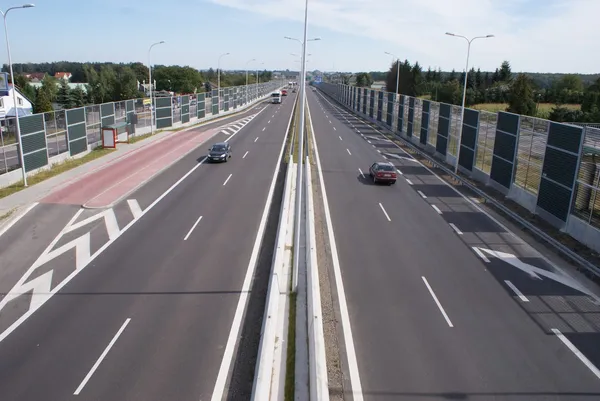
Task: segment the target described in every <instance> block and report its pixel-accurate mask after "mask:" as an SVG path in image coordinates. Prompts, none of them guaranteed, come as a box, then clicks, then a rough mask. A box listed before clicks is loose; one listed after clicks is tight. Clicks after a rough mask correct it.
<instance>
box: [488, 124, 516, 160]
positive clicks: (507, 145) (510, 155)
mask: <svg viewBox="0 0 600 401" xmlns="http://www.w3.org/2000/svg"><path fill="white" fill-rule="evenodd" d="M516 148H517V137H516V136H515V135H510V134H508V133H505V132H503V131H496V138H495V140H494V155H495V156H498V157H501V158H503V159H504V160H506V161H508V162H511V163H514V162H515V149H516Z"/></svg>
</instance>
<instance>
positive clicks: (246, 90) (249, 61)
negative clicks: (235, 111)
mask: <svg viewBox="0 0 600 401" xmlns="http://www.w3.org/2000/svg"><path fill="white" fill-rule="evenodd" d="M253 61H256V59H255V58H253V59H252V60H248V62H247V63H246V89H245V92H246V104H248V64H250V63H251V62H253Z"/></svg>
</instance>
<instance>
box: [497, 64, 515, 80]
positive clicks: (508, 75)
mask: <svg viewBox="0 0 600 401" xmlns="http://www.w3.org/2000/svg"><path fill="white" fill-rule="evenodd" d="M498 78H499V80H500V81H502V82H509V81H510V80H511V79H512V71H511V69H510V63H509V62H508V61H506V60H505V61H503V62H502V65H501V66H500V71H499V72H498Z"/></svg>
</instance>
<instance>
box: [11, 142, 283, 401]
mask: <svg viewBox="0 0 600 401" xmlns="http://www.w3.org/2000/svg"><path fill="white" fill-rule="evenodd" d="M283 136H284V134H281V141H283ZM254 153H256V155H257V156H259V157H257V160H258V161H264V162H265V164H266V163H267V162H268V161H271V163H270V164H271V165H270V166H269V168H270V170H272V168H273V167H274V165H275V161H276V158H277V155H278V154H277V152H272V151H271V149H269V148H268V147H267V148H264V151H263V152H261V151H260V149H257V151H256V152H254ZM236 165H237V167H235V166H236ZM248 166H251V164H250V163H248V161H247V160H244V159H232V161H231V162H228V163H226V164H222V165H214V167H215V168H218V167H221V168H220V170H216V169H215V170H214V171H213V174H209V175H207V176H206V177H203V179H202V180H199V177H195V178H197V179H196V180H194V179H191V180H190V179H188V180H186V181H184V182H183V183H182V186H180V187H177V189H181V193H177V192H176V191H177V189H176V190H175V191H173V193H171V194H170V195H169V196H168V197H167V198H165V199H164V200H163V202H161V203H159V204H158V205H157V206H156V208H155V209H153V210H152V211H151V212H149V213H148V214H147V215H146V217H145V218H143V219H141V220H140V221H139V222H138V223H137V224H136V225H134V226H133V227H132V228H131V230H130V231H128V232H126V233H125V234H123V237H122V238H121V239H119V241H117V242H116V243H115V244H113V245H112V246H111V247H110V248H108V249H107V251H106V252H105V253H103V254H102V255H101V256H100V257H99V258H98V259H97V260H96V261H95V262H94V267H93V268H92V269H86V270H85V271H84V272H82V273H81V274H80V275H79V276H77V277H76V278H75V279H74V280H73V281H72V282H70V283H69V284H68V285H67V286H66V287H65V288H64V289H63V291H61V292H60V294H61V295H57V296H56V297H54V298H52V299H51V300H50V301H48V303H47V304H46V305H45V306H44V308H43V309H42V310H41V311H39V312H38V313H37V314H35V315H34V316H32V318H31V319H29V320H28V321H26V322H25V323H24V325H23V327H20V328H19V330H21V333H23V335H21V336H19V337H16V336H9V337H8V338H7V339H6V340H5V341H3V343H2V344H0V355H1V354H2V353H3V352H2V350H4V351H5V352H6V350H11V351H12V350H15V349H16V350H19V351H21V352H16V353H13V354H11V355H7V356H6V357H2V362H1V363H2V364H4V363H6V365H5V366H19V364H21V365H24V366H23V368H22V369H23V370H22V369H14V373H13V374H11V375H9V376H6V377H5V380H3V382H2V384H0V391H1V392H2V393H3V394H14V395H15V397H23V398H15V399H38V398H39V396H40V395H41V394H53V395H54V394H56V397H57V398H58V399H61V398H62V397H64V396H67V395H68V394H70V393H69V391H71V392H72V391H74V389H75V387H76V386H77V385H78V383H76V382H77V381H78V380H79V381H80V380H81V379H82V378H83V376H84V375H85V374H86V372H87V370H89V368H90V367H91V366H92V365H93V363H94V362H95V358H97V357H98V356H99V355H100V353H101V352H102V350H103V349H104V347H105V346H106V344H107V343H108V341H110V338H111V337H112V336H113V335H114V332H115V331H116V330H117V329H118V326H119V325H120V324H122V322H123V321H124V320H125V319H126V318H128V317H131V318H132V323H131V325H130V326H128V328H127V331H126V332H125V333H124V334H123V337H122V339H123V340H124V341H126V340H125V339H126V338H127V335H128V334H129V333H131V332H132V331H133V330H135V328H136V327H138V326H136V322H138V318H136V316H137V315H140V316H147V317H146V318H144V319H140V323H138V325H141V326H140V327H142V328H140V333H139V336H134V337H135V338H136V339H135V340H134V341H135V342H136V344H137V343H139V342H140V338H139V337H141V338H144V336H147V335H148V333H149V332H155V331H158V328H157V327H154V325H158V326H162V327H169V324H171V330H170V331H169V335H170V336H171V337H175V336H176V334H173V330H174V329H177V328H178V327H181V326H178V325H176V323H178V324H179V325H181V324H184V323H185V320H184V318H183V317H185V316H187V317H188V318H189V316H195V317H197V321H198V324H201V326H202V327H196V326H194V330H193V331H190V330H191V329H192V328H189V329H188V330H187V331H186V330H184V328H183V327H182V330H181V331H177V333H179V332H180V333H181V335H182V336H184V335H189V336H190V341H196V340H195V339H196V338H197V337H201V335H200V334H198V331H202V330H204V331H206V330H207V329H206V327H210V329H209V331H212V332H214V333H209V334H207V335H211V336H213V337H212V338H213V339H214V341H213V342H212V343H211V342H208V341H207V340H206V339H205V338H204V339H203V341H202V342H198V343H197V344H196V346H197V347H200V348H202V346H203V345H204V346H206V347H208V348H210V349H201V350H200V351H199V352H200V355H201V357H199V358H198V360H200V361H203V362H202V363H204V361H205V362H206V363H207V365H206V366H204V365H203V367H202V368H201V369H200V370H198V371H195V373H196V376H195V377H194V380H193V381H194V382H198V383H202V380H200V379H199V378H200V377H201V375H200V374H199V372H201V371H203V370H204V371H208V370H207V369H208V366H213V368H214V370H215V372H216V369H217V368H218V366H219V364H220V363H219V359H218V358H217V359H215V358H212V359H211V358H208V355H214V354H211V353H210V352H213V353H214V352H216V351H218V350H221V351H222V347H223V345H224V344H223V343H222V342H223V341H224V339H226V338H227V330H228V329H229V326H230V324H231V323H230V320H231V319H230V316H232V314H233V309H232V308H235V304H236V302H237V298H238V296H239V293H238V294H235V293H234V294H233V295H231V294H228V291H234V292H235V291H236V290H235V288H238V287H240V286H241V282H242V280H243V276H244V274H245V267H246V266H247V263H248V258H249V254H250V250H248V249H247V248H248V247H251V244H252V242H253V240H254V238H253V237H252V235H250V234H249V233H250V232H253V231H252V230H254V232H255V230H256V227H257V226H258V219H259V215H260V207H262V205H261V203H264V199H265V198H266V190H267V189H268V185H269V182H270V179H269V174H268V172H267V171H262V169H260V168H257V169H256V170H255V169H254V168H252V169H251V172H252V176H253V178H254V180H252V181H249V180H247V179H244V180H239V182H238V183H237V185H236V186H233V185H229V184H228V185H229V187H227V188H225V190H224V191H219V190H220V189H223V188H222V184H223V183H224V180H225V179H226V177H228V175H229V174H231V172H230V171H240V172H242V171H244V170H245V171H248ZM225 168H227V170H225ZM240 176H241V174H240ZM193 177H194V176H193V175H192V176H190V178H193ZM251 182H252V184H251ZM231 183H233V181H232V182H231ZM183 185H185V188H184V187H183ZM207 188H214V192H213V191H207ZM227 189H230V190H231V192H229V193H227V192H226V190H227ZM211 194H214V195H212V196H211ZM217 195H218V196H217ZM239 199H244V207H239V206H240V205H239ZM204 208H206V210H207V211H208V212H207V213H204V212H203V210H204ZM215 210H223V211H224V213H223V214H222V215H220V214H217V213H215V212H214V211H215ZM201 213H204V214H205V215H206V217H204V218H203V219H202V220H203V221H201V222H200V224H198V227H197V228H196V229H195V231H194V233H192V236H190V237H189V239H188V240H187V241H183V239H182V238H185V235H186V232H187V231H188V230H189V229H190V226H191V225H192V223H193V221H194V219H195V218H196V215H201ZM211 213H212V214H211ZM248 225H251V226H252V227H250V228H248ZM203 230H208V234H206V232H205V231H204V232H205V234H202V233H203ZM192 238H196V241H194V240H193V239H192ZM231 246H233V247H235V249H234V250H233V251H232V250H231V249H229V247H231ZM204 261H206V262H204ZM242 262H243V263H242ZM205 263H206V264H205ZM115 267H117V268H118V270H115ZM224 269H226V270H224ZM196 276H197V280H194V277H196ZM219 280H221V282H219ZM182 283H183V284H182ZM186 283H189V284H190V286H188V287H183V285H184V284H186ZM199 284H205V285H204V287H203V288H202V287H199ZM232 287H233V288H234V289H233V290H231V288H232ZM223 288H225V290H223ZM209 291H217V292H218V291H225V294H220V295H218V297H215V296H214V295H212V294H210V293H208V294H202V292H209ZM237 291H239V288H238V289H237ZM154 293H159V294H161V293H167V295H168V296H166V297H162V298H163V299H162V300H161V299H158V300H156V301H153V302H154V303H152V302H150V301H149V300H148V298H151V295H152V294H154ZM169 293H171V294H169ZM189 293H192V294H193V293H200V294H198V295H197V296H196V297H190V296H189V295H187V294H189ZM68 294H70V295H68ZM65 295H68V296H65ZM145 295H146V296H145ZM186 296H187V298H190V299H193V298H196V299H198V298H202V299H201V302H203V305H204V303H206V302H208V301H206V299H207V298H210V299H213V298H215V299H217V301H211V302H217V303H218V305H216V304H209V305H208V306H206V315H202V314H200V313H199V312H196V313H192V314H190V310H189V309H185V313H183V314H181V315H180V314H179V313H177V314H176V315H174V316H172V317H170V315H169V316H163V315H162V314H156V313H151V312H149V314H148V315H144V313H143V312H144V311H145V310H146V308H150V309H147V310H148V311H151V310H152V308H155V309H157V310H165V311H168V314H172V313H173V310H177V309H174V308H175V306H173V307H170V306H169V305H176V306H179V305H180V304H181V305H183V306H181V308H183V307H184V306H185V305H188V306H186V308H192V306H193V305H195V304H194V302H196V301H195V300H192V301H184V300H183V299H184V298H186ZM107 299H109V300H111V301H110V302H111V303H108V304H107ZM186 302H192V303H191V304H188V303H186ZM165 304H166V306H165ZM75 305H77V307H75ZM190 305H192V306H190ZM63 311H66V313H62V312H63ZM211 311H212V312H211ZM228 311H229V312H231V313H229V314H228ZM213 312H214V313H215V314H216V315H217V317H221V316H229V317H228V318H227V319H229V321H228V320H227V319H225V318H224V317H223V318H221V320H219V319H217V318H215V317H213V316H212V315H207V314H209V313H213ZM199 314H200V316H198V315H199ZM152 318H154V319H155V320H152ZM170 319H174V320H173V322H171V321H170ZM177 319H179V320H177ZM223 319H225V320H223ZM90 320H93V322H92V323H90ZM176 320H177V321H176ZM53 322H61V324H60V328H59V327H58V325H56V324H53ZM148 325H149V326H151V327H148ZM219 327H221V328H222V330H218V328H219ZM196 329H197V330H196ZM223 330H225V331H223ZM204 331H203V333H204ZM41 333H44V335H43V338H40V336H41ZM74 337H77V339H74ZM192 337H193V338H192ZM163 341H164V339H163ZM177 342H179V343H185V341H184V339H183V338H177ZM32 344H39V347H40V348H39V349H43V350H45V352H43V353H39V352H38V353H37V354H32V352H31V351H32V350H34V349H35V348H36V347H34V346H32ZM148 344H150V343H148ZM152 344H154V346H156V344H155V343H152ZM209 344H210V345H209ZM115 346H116V347H117V346H118V344H117V345H115ZM148 346H149V347H150V345H148ZM161 346H166V345H165V344H162V345H161ZM174 346H175V345H174ZM220 347H221V348H220ZM215 350H216V351H215ZM143 351H144V349H143V348H142V349H140V348H139V347H135V348H133V351H129V352H134V353H135V352H143ZM180 351H181V353H182V354H180V355H177V356H174V360H175V361H180V360H182V359H183V360H185V355H187V353H189V352H192V350H190V349H189V347H188V348H186V349H181V350H180ZM114 355H116V356H117V361H116V363H119V359H118V358H119V356H120V355H128V353H127V352H125V353H124V352H116V353H111V354H110V355H109V356H108V357H107V359H106V360H105V361H104V362H103V364H102V365H103V366H104V365H105V364H106V363H107V362H110V361H111V360H112V359H111V358H114ZM136 355H137V354H136ZM23 356H25V357H26V358H23ZM129 358H133V357H129ZM17 359H18V360H17ZM140 359H142V360H143V359H144V357H142V356H140ZM56 360H61V361H64V362H65V363H64V365H65V368H64V369H52V366H51V364H52V363H56V362H55V361H56ZM25 361H26V363H25ZM126 362H127V361H123V363H126ZM134 362H135V361H134ZM134 362H130V363H134ZM166 362H167V361H157V362H156V363H155V364H146V363H143V364H140V365H139V366H140V367H143V366H154V365H164V364H165V363H166ZM177 363H180V362H177ZM190 363H192V362H190ZM182 365H183V366H185V364H182ZM116 369H117V367H112V366H111V367H110V369H108V373H109V374H111V372H114V371H115V370H116ZM140 369H141V368H138V369H136V370H132V371H128V370H127V369H125V370H124V373H122V375H125V377H126V376H127V375H126V373H127V374H131V372H141V370H140ZM188 369H189V370H192V369H191V368H189V367H188ZM44 371H51V372H52V374H49V373H45V374H42V372H44ZM25 372H28V373H27V374H28V375H31V374H34V375H35V376H37V374H35V373H36V372H38V373H39V375H40V376H43V379H40V382H39V383H38V385H37V386H36V389H31V388H29V389H28V388H27V387H28V383H27V380H26V379H25V378H24V376H25ZM96 374H101V370H99V371H98V372H97V373H96ZM181 375H183V373H181ZM150 376H151V374H150ZM214 376H215V377H216V373H215V375H214ZM186 377H187V376H186ZM202 377H203V376H202ZM138 380H142V378H138V377H135V378H134V380H133V381H135V382H138ZM211 380H212V381H214V377H211V378H210V379H206V382H205V383H204V384H205V385H206V386H208V387H207V388H206V389H204V390H203V391H204V392H206V391H212V387H211V386H212V385H214V383H213V382H211ZM114 381H115V377H112V376H111V381H110V382H108V383H104V384H102V382H99V384H98V385H99V386H103V385H104V386H107V387H111V388H112V387H113V385H114ZM154 381H159V378H157V377H153V378H149V379H148V382H143V383H146V384H147V385H150V384H149V382H154ZM131 382H132V380H129V379H127V383H129V385H131ZM91 385H92V382H90V386H91ZM183 385H184V383H183V382H182V383H179V382H178V384H177V387H179V388H182V387H183ZM190 385H191V384H190ZM196 385H199V384H196ZM99 391H101V392H104V391H111V390H110V389H109V388H106V389H105V388H102V390H99ZM140 391H141V390H140ZM164 391H167V392H169V391H170V389H164ZM190 391H193V390H192V389H190ZM89 394H93V393H91V392H90V393H89ZM143 394H144V397H145V398H141V399H154V398H152V396H151V394H150V393H148V394H145V392H144V393H143ZM154 394H156V391H155V392H154ZM180 395H181V394H180ZM81 396H84V393H82V395H81ZM81 396H80V397H81ZM121 398H124V399H130V398H131V399H137V398H135V397H134V394H131V395H130V396H127V397H116V399H121ZM176 398H177V397H176ZM112 399H115V397H112ZM157 399H158V398H157ZM167 399H168V397H167ZM178 399H180V398H178Z"/></svg>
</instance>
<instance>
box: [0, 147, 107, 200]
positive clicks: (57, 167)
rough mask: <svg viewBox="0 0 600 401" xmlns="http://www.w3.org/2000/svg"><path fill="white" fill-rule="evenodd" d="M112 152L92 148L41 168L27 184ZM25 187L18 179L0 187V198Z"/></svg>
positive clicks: (35, 182) (28, 179) (45, 178)
mask: <svg viewBox="0 0 600 401" xmlns="http://www.w3.org/2000/svg"><path fill="white" fill-rule="evenodd" d="M111 152H114V149H103V148H96V149H94V150H92V151H91V152H90V153H88V154H87V155H85V156H83V157H80V158H78V159H68V160H65V161H63V162H61V163H55V164H53V165H52V166H51V167H50V168H49V169H46V170H42V171H40V172H39V173H37V174H34V175H32V176H30V177H27V184H28V185H29V186H32V185H35V184H38V183H40V182H42V181H46V180H47V179H49V178H52V177H55V176H57V175H59V174H62V173H64V172H66V171H69V170H72V169H74V168H76V167H79V166H81V165H84V164H86V163H89V162H91V161H92V160H96V159H98V158H100V157H103V156H106V155H107V154H109V153H111ZM23 189H25V187H24V186H23V181H19V182H17V183H15V184H12V185H9V186H7V187H4V188H0V199H1V198H4V197H7V196H9V195H12V194H14V193H17V192H19V191H21V190H23Z"/></svg>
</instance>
